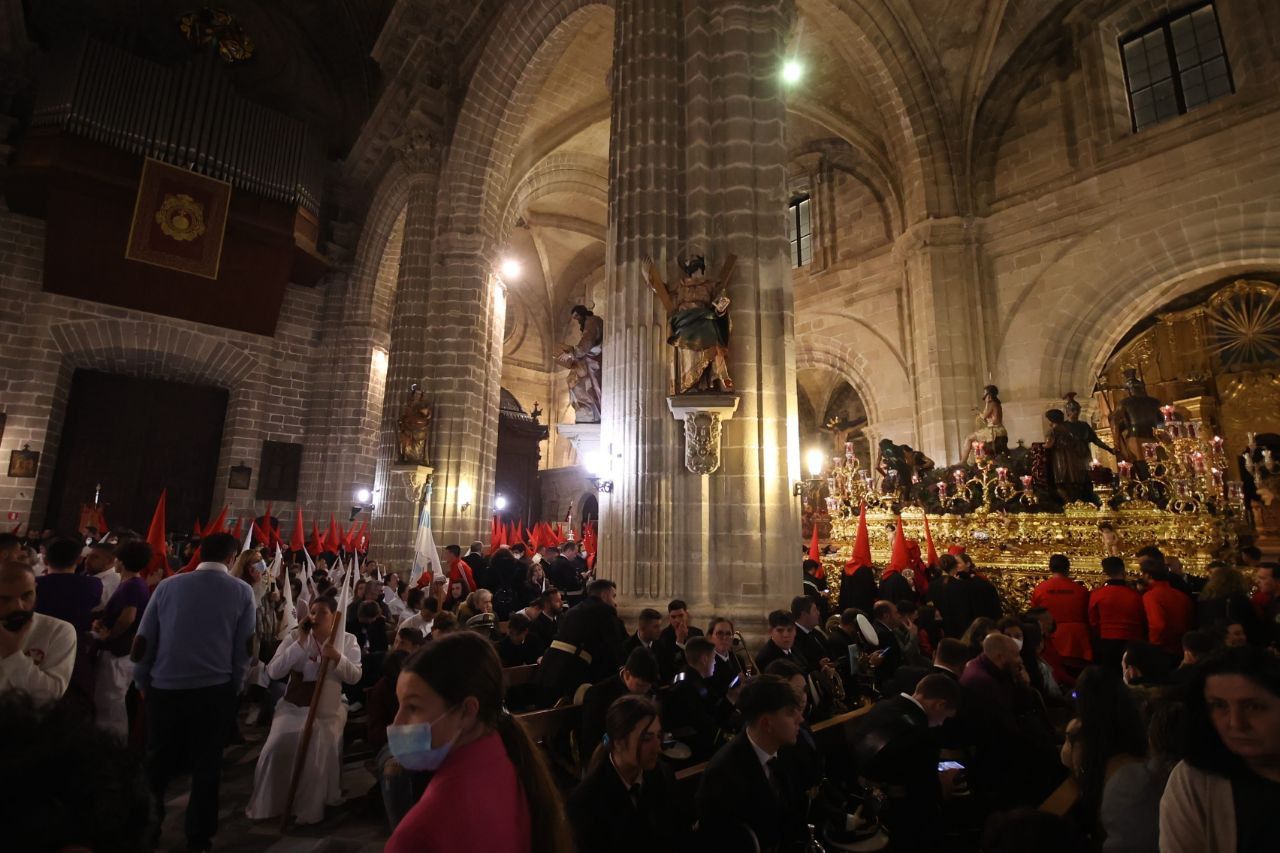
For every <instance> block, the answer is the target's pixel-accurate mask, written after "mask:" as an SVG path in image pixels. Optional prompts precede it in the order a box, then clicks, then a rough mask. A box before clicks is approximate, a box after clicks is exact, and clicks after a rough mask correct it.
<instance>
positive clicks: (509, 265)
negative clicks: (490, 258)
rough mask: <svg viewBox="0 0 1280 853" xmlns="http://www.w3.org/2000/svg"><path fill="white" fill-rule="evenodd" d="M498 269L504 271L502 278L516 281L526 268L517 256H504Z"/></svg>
mask: <svg viewBox="0 0 1280 853" xmlns="http://www.w3.org/2000/svg"><path fill="white" fill-rule="evenodd" d="M498 270H499V272H501V273H502V278H503V279H504V280H506V281H515V280H516V279H518V278H519V277H520V273H521V272H522V271H523V270H524V267H522V266H521V265H520V262H519V261H517V260H516V259H515V258H503V259H502V264H501V265H500V266H499V267H498Z"/></svg>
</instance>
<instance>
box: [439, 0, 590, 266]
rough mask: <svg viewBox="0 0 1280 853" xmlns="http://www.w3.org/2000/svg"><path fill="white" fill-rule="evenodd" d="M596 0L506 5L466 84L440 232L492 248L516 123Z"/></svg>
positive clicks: (443, 192) (445, 181)
mask: <svg viewBox="0 0 1280 853" xmlns="http://www.w3.org/2000/svg"><path fill="white" fill-rule="evenodd" d="M602 9H603V10H609V12H610V13H612V4H611V3H602V2H599V0H531V2H528V3H518V4H510V5H509V6H508V7H507V9H506V10H505V11H504V12H503V13H502V16H501V18H500V19H499V21H498V25H497V26H496V27H495V29H494V35H493V37H492V38H491V39H490V40H489V43H488V44H486V45H485V48H484V52H483V54H482V56H481V58H480V62H479V65H478V67H477V68H476V72H475V74H474V75H473V77H472V80H471V85H470V86H469V87H468V91H467V96H466V99H465V101H464V102H463V106H462V112H461V114H460V116H459V118H458V124H457V129H456V130H455V132H454V135H453V140H452V142H451V143H450V146H449V152H448V156H447V158H446V160H445V165H444V171H443V173H442V176H441V192H440V195H439V200H438V202H437V204H438V205H444V206H445V207H442V208H438V209H439V211H440V213H441V214H442V215H441V216H440V217H439V220H440V222H441V225H442V227H441V229H440V230H442V231H446V232H454V233H459V234H467V235H476V236H478V237H479V238H480V248H481V251H482V253H483V252H489V251H493V250H494V245H495V241H496V240H497V239H498V231H499V230H500V228H501V223H500V220H499V217H500V214H501V213H502V201H501V198H500V196H501V193H502V189H503V187H504V185H505V184H506V182H507V179H508V177H509V173H510V170H511V166H512V164H513V160H514V147H515V143H516V140H517V137H518V135H519V128H521V127H522V126H523V125H524V121H525V118H526V116H527V114H528V111H529V109H530V108H531V106H532V104H533V101H534V98H535V96H536V93H537V90H538V89H539V88H540V85H541V82H542V81H543V80H545V79H546V75H547V74H548V73H550V70H551V68H552V66H553V65H554V63H555V61H556V60H557V59H558V58H559V56H560V55H561V53H562V52H563V50H564V48H565V46H566V45H567V44H568V43H569V40H570V39H572V37H573V35H574V32H575V26H574V22H575V20H576V19H577V18H578V17H579V16H582V15H589V14H592V12H593V11H595V10H602Z"/></svg>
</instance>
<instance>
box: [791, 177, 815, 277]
mask: <svg viewBox="0 0 1280 853" xmlns="http://www.w3.org/2000/svg"><path fill="white" fill-rule="evenodd" d="M787 239H788V240H790V241H791V266H792V267H793V268H794V267H802V266H804V265H805V264H807V263H809V261H810V260H812V259H813V229H812V227H811V226H810V224H809V197H808V196H807V195H802V196H797V197H795V198H793V199H792V200H791V207H790V208H789V209H788V210H787Z"/></svg>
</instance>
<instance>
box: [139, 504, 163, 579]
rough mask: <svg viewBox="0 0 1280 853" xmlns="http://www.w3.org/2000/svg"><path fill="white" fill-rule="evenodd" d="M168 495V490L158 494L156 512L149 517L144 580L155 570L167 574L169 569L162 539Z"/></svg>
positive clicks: (143, 572)
mask: <svg viewBox="0 0 1280 853" xmlns="http://www.w3.org/2000/svg"><path fill="white" fill-rule="evenodd" d="M168 495H169V490H168V489H165V490H163V491H162V492H160V500H158V501H156V511H155V512H154V513H152V515H151V526H150V527H148V528H147V544H148V545H150V546H151V562H150V563H148V564H147V567H146V568H145V569H143V570H142V576H143V577H144V578H146V577H150V576H151V573H152V572H154V571H156V570H157V569H159V570H160V571H161V572H167V571H168V569H169V560H168V557H167V553H168V550H169V546H168V543H166V542H165V539H164V531H165V511H166V506H167V504H168Z"/></svg>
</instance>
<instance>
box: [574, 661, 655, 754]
mask: <svg viewBox="0 0 1280 853" xmlns="http://www.w3.org/2000/svg"><path fill="white" fill-rule="evenodd" d="M657 683H658V663H657V661H655V660H654V659H653V653H652V652H650V651H649V650H648V649H633V650H632V651H631V654H630V655H628V656H627V662H626V663H625V664H624V665H623V667H622V669H620V670H618V672H617V674H615V675H612V676H610V677H609V678H606V679H604V680H603V681H599V682H597V683H595V684H593V685H591V687H590V688H588V689H587V693H586V695H585V696H584V697H583V698H582V723H581V725H580V726H579V728H578V754H579V756H580V757H581V759H582V766H583V767H585V766H586V765H587V762H588V761H590V760H591V753H593V752H595V750H596V747H597V746H599V745H600V738H601V736H602V735H603V734H604V731H605V716H606V714H607V713H608V711H609V706H610V705H612V704H613V701H614V700H615V699H617V698H618V697H619V696H627V695H634V696H647V695H649V694H650V693H651V692H652V691H653V688H654V685H656V684H657Z"/></svg>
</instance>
